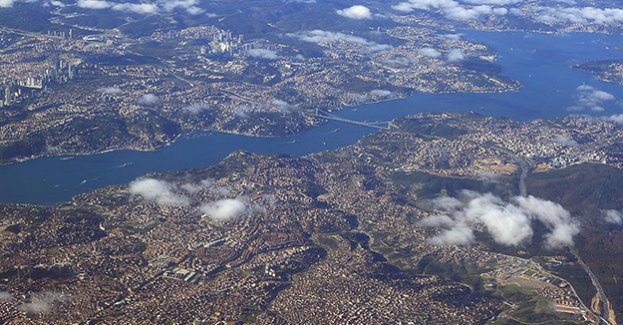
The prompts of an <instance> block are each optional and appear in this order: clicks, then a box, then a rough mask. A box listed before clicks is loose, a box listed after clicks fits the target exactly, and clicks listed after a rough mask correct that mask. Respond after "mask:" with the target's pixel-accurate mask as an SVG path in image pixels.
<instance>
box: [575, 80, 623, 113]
mask: <svg viewBox="0 0 623 325" xmlns="http://www.w3.org/2000/svg"><path fill="white" fill-rule="evenodd" d="M575 96H576V103H575V105H573V106H570V107H567V110H568V111H572V112H581V111H585V110H590V111H592V112H603V111H604V110H605V108H604V107H603V105H604V104H605V103H607V102H612V101H614V100H615V99H616V97H614V95H612V94H610V93H608V92H605V91H603V90H599V89H596V88H595V87H593V86H589V85H581V86H578V87H577V88H576V95H575Z"/></svg>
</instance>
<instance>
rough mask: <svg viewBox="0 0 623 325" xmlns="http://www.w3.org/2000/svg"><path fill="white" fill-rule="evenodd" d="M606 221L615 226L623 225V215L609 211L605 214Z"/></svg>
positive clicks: (615, 211)
mask: <svg viewBox="0 0 623 325" xmlns="http://www.w3.org/2000/svg"><path fill="white" fill-rule="evenodd" d="M604 220H605V221H606V222H607V223H613V224H615V225H622V224H623V213H621V211H617V210H607V211H606V212H605V214H604Z"/></svg>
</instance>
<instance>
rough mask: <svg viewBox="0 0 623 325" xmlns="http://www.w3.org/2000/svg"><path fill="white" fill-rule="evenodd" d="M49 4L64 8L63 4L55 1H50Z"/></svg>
mask: <svg viewBox="0 0 623 325" xmlns="http://www.w3.org/2000/svg"><path fill="white" fill-rule="evenodd" d="M50 4H51V5H53V6H54V7H61V8H62V7H65V4H64V3H63V2H61V1H57V0H51V1H50Z"/></svg>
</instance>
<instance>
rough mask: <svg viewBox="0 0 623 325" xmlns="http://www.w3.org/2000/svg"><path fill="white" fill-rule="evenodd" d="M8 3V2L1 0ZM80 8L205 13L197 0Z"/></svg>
mask: <svg viewBox="0 0 623 325" xmlns="http://www.w3.org/2000/svg"><path fill="white" fill-rule="evenodd" d="M0 1H7V0H0ZM76 4H77V5H78V7H80V8H84V9H96V10H101V9H112V10H117V11H123V12H132V13H137V14H144V15H151V14H157V13H160V12H162V11H165V12H170V11H173V10H175V9H177V8H181V9H185V10H186V12H187V13H189V14H191V15H198V14H201V13H203V12H204V10H203V9H201V8H199V7H198V6H197V4H198V1H197V0H159V1H156V2H153V3H147V2H144V3H131V2H111V1H107V0H78V2H77V3H76Z"/></svg>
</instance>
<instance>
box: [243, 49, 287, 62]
mask: <svg viewBox="0 0 623 325" xmlns="http://www.w3.org/2000/svg"><path fill="white" fill-rule="evenodd" d="M247 54H248V55H249V56H251V57H254V58H261V59H267V60H277V59H279V55H278V54H277V52H276V51H273V50H268V49H250V50H249V51H248V52H247Z"/></svg>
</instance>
